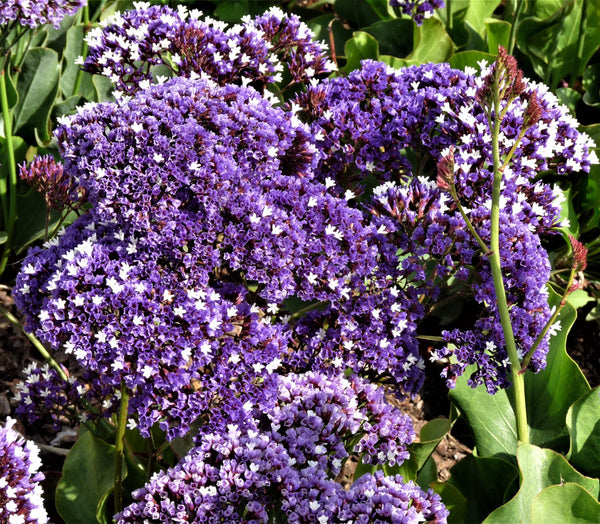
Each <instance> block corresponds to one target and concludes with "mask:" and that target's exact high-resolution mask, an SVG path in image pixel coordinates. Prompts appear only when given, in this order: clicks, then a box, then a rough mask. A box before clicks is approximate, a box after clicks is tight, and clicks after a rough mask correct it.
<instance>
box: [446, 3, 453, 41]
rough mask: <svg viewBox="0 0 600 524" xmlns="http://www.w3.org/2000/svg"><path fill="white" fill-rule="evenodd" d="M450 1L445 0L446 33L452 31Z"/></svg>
mask: <svg viewBox="0 0 600 524" xmlns="http://www.w3.org/2000/svg"><path fill="white" fill-rule="evenodd" d="M452 25H453V24H452V1H451V0H446V27H447V28H448V33H450V32H451V31H452Z"/></svg>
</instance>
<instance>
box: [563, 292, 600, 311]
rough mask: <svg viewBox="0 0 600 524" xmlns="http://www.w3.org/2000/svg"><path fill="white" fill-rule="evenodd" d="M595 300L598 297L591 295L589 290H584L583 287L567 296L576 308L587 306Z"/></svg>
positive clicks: (568, 300)
mask: <svg viewBox="0 0 600 524" xmlns="http://www.w3.org/2000/svg"><path fill="white" fill-rule="evenodd" d="M595 301H596V299H595V298H594V297H592V296H590V294H589V293H588V292H587V291H584V290H583V289H576V290H575V291H573V292H572V293H570V294H569V296H568V297H567V302H568V303H569V304H571V305H572V306H573V307H574V308H575V309H579V308H581V307H583V306H585V305H586V304H589V303H590V302H595Z"/></svg>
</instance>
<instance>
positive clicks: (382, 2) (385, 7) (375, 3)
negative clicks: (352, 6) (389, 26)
mask: <svg viewBox="0 0 600 524" xmlns="http://www.w3.org/2000/svg"><path fill="white" fill-rule="evenodd" d="M367 3H368V4H369V5H370V6H371V9H373V11H375V12H376V13H377V16H379V18H381V19H382V20H391V19H392V18H395V15H394V10H393V9H392V8H391V6H390V3H389V1H388V0H367Z"/></svg>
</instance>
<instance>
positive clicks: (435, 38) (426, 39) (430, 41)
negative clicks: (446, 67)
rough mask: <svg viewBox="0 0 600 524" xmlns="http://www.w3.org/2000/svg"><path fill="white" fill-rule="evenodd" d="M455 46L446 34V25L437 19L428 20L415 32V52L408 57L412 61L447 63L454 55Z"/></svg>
mask: <svg viewBox="0 0 600 524" xmlns="http://www.w3.org/2000/svg"><path fill="white" fill-rule="evenodd" d="M452 49H453V44H452V39H451V38H450V35H448V33H446V29H445V27H444V24H442V22H440V20H438V19H437V18H427V19H426V20H424V21H423V25H421V27H417V28H416V29H415V32H414V44H413V52H412V53H411V54H410V55H408V56H407V58H409V59H411V60H418V61H420V62H422V63H426V62H445V61H447V60H448V58H449V57H450V55H451V54H452Z"/></svg>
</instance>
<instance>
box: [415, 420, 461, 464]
mask: <svg viewBox="0 0 600 524" xmlns="http://www.w3.org/2000/svg"><path fill="white" fill-rule="evenodd" d="M451 427H452V425H451V423H450V420H448V419H447V418H436V419H433V420H430V421H429V422H427V424H425V425H424V426H423V427H422V428H421V432H420V435H419V442H415V443H413V444H412V445H411V446H410V448H411V451H412V452H413V453H414V456H415V459H416V461H417V469H419V470H420V469H421V468H422V467H423V466H424V464H425V462H426V461H427V460H428V459H429V457H431V454H432V453H433V452H434V451H435V448H437V446H438V444H439V443H440V441H441V440H442V439H443V438H444V437H445V436H446V434H447V433H448V432H449V431H450V428H451Z"/></svg>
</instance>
